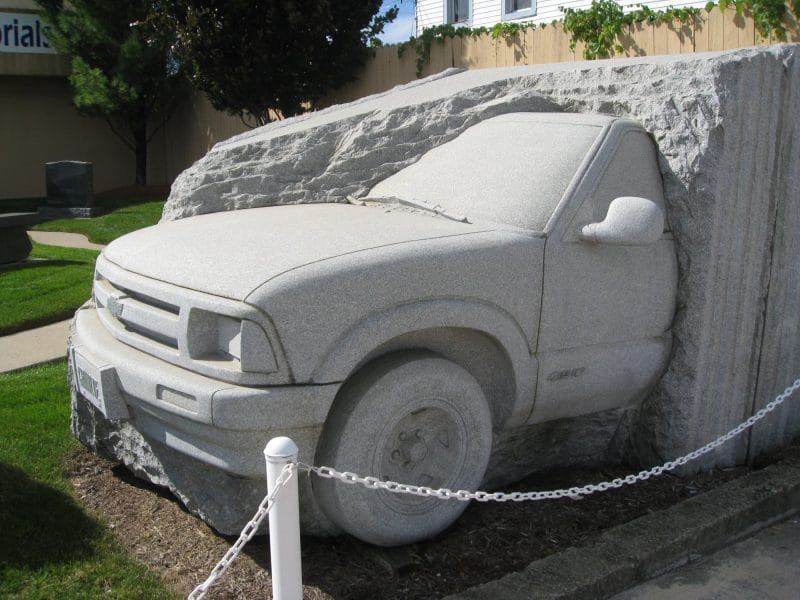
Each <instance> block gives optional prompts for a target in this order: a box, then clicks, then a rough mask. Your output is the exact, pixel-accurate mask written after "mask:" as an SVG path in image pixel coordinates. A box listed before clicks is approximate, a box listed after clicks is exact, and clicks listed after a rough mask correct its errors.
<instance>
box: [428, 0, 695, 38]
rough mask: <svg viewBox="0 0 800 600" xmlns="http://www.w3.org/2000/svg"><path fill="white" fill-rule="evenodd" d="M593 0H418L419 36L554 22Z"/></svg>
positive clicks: (625, 1) (627, 1) (661, 5)
mask: <svg viewBox="0 0 800 600" xmlns="http://www.w3.org/2000/svg"><path fill="white" fill-rule="evenodd" d="M617 2H619V4H621V5H622V6H631V7H635V6H636V5H638V4H646V5H648V6H649V7H650V8H652V9H653V10H663V9H666V8H668V7H670V6H672V7H674V8H680V7H684V6H694V7H697V8H702V7H704V6H705V5H706V0H700V1H698V0H694V1H692V0H652V1H648V0H617ZM591 4H592V2H591V0H417V2H416V7H415V8H416V35H420V34H421V33H422V30H423V29H426V28H428V27H434V26H436V25H444V24H446V23H449V24H452V25H463V26H465V27H491V26H493V25H495V24H496V23H501V22H503V21H520V22H523V21H529V22H532V23H550V22H551V21H553V20H556V19H561V18H562V17H563V13H562V12H561V10H559V7H561V6H563V7H565V8H567V7H568V8H589V6H591Z"/></svg>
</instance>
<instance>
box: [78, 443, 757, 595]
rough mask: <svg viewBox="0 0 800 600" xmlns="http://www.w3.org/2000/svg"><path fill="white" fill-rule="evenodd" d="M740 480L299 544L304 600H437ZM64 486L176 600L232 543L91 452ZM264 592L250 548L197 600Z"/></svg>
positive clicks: (699, 481)
mask: <svg viewBox="0 0 800 600" xmlns="http://www.w3.org/2000/svg"><path fill="white" fill-rule="evenodd" d="M748 471H749V469H748V468H746V467H737V468H733V469H726V470H722V471H713V472H710V473H704V474H700V475H696V476H693V477H691V478H679V477H676V476H674V475H670V474H665V475H662V476H661V477H657V478H653V479H650V480H648V481H646V482H643V483H639V484H636V485H632V486H625V487H623V488H621V489H617V490H611V491H608V492H605V493H598V494H594V495H592V496H589V497H585V498H583V499H581V500H570V499H561V500H551V501H545V502H524V503H512V502H507V503H503V504H498V503H485V504H484V503H476V502H473V503H472V504H471V505H470V506H469V507H468V508H467V510H466V512H465V513H464V515H463V516H462V517H461V518H460V519H459V520H458V521H457V522H456V524H455V525H454V526H452V527H451V528H450V529H448V530H447V531H445V532H444V533H443V534H441V535H440V536H438V537H437V538H436V539H434V540H431V541H427V542H423V543H418V544H413V545H410V546H407V547H403V548H399V549H392V550H386V549H377V548H374V547H371V546H369V545H367V544H363V543H361V542H359V541H358V540H355V539H353V538H350V537H347V536H342V537H339V538H312V537H304V538H303V540H302V553H303V583H304V586H305V587H304V597H305V598H307V599H318V598H335V599H337V600H343V599H355V598H364V599H366V598H370V599H373V598H404V599H405V598H436V597H441V596H445V595H447V594H451V593H455V592H458V591H461V590H464V589H466V588H469V587H471V586H474V585H477V584H480V583H484V582H487V581H491V580H493V579H497V578H499V577H501V576H503V575H505V574H507V573H511V572H513V571H517V570H520V569H522V568H524V567H525V566H526V565H528V563H530V562H532V561H534V560H536V559H539V558H542V557H544V556H547V555H549V554H552V553H555V552H559V551H561V550H565V549H566V548H569V547H571V546H582V545H587V544H591V543H592V541H593V540H595V539H596V538H597V536H598V535H599V534H600V533H602V531H603V530H605V529H608V528H611V527H615V526H617V525H620V524H622V523H625V522H627V521H630V520H632V519H635V518H637V517H639V516H642V515H644V514H647V513H649V512H653V511H658V510H662V509H664V508H667V507H669V506H671V505H673V504H675V503H676V502H679V501H681V500H683V499H685V498H689V497H691V496H694V495H696V494H700V493H703V492H705V491H708V490H710V489H713V488H714V487H716V486H718V485H720V484H723V483H725V482H727V481H730V480H731V479H734V478H736V477H739V476H741V475H743V474H745V473H747V472H748ZM628 472H629V470H627V469H625V468H623V467H609V468H606V469H603V470H597V471H590V470H584V469H572V470H563V471H553V472H549V473H546V474H544V475H536V476H532V477H529V478H527V479H525V480H524V481H521V482H519V483H518V484H516V485H514V486H510V487H509V488H507V489H506V490H504V491H530V490H545V489H556V488H565V487H572V486H576V485H577V486H580V485H584V484H586V483H589V482H599V481H604V480H608V479H613V478H615V477H620V476H624V475H626V474H627V473H628ZM70 476H71V479H72V481H73V483H74V485H75V489H76V490H77V493H78V496H79V497H80V498H81V500H82V501H83V503H84V504H85V505H86V506H87V507H88V508H89V509H91V510H92V511H94V512H95V513H96V514H98V515H99V516H100V517H101V518H102V519H103V520H104V521H105V522H106V523H107V524H108V526H109V527H110V528H112V529H113V530H114V531H115V532H116V535H117V537H118V539H119V541H120V543H121V544H122V545H123V546H125V547H127V548H128V549H129V550H130V552H131V553H132V554H133V555H134V556H136V557H137V558H138V559H139V560H141V561H142V562H143V563H145V564H146V565H148V566H149V567H150V568H151V569H152V570H154V571H155V572H157V573H158V574H159V575H160V576H161V577H162V579H163V580H164V581H165V582H166V584H167V585H168V586H170V587H171V588H173V589H174V590H175V591H176V592H178V593H180V594H182V595H184V596H185V595H187V594H188V593H189V592H190V591H191V590H192V589H193V588H194V587H195V586H196V585H197V584H199V583H201V582H202V581H204V580H205V578H206V577H207V576H208V574H209V573H210V571H211V569H212V568H213V567H214V565H215V564H216V563H217V561H218V560H219V559H220V558H222V556H223V555H224V553H225V552H226V551H227V550H228V548H229V547H230V545H231V544H232V543H233V542H234V541H235V538H231V537H224V536H220V535H218V534H216V533H214V531H213V530H211V529H210V528H209V527H208V526H207V525H206V524H205V523H203V522H202V521H201V520H200V519H198V518H196V517H194V516H192V515H191V514H189V513H187V512H186V511H185V510H184V509H183V508H182V506H181V504H180V503H179V502H178V501H177V500H175V499H174V498H173V497H172V496H171V495H170V494H169V493H168V492H165V491H164V490H163V489H161V488H157V487H155V486H152V485H150V484H148V483H145V482H143V481H140V480H138V479H136V478H135V477H133V476H132V475H131V474H130V473H129V472H128V471H127V470H126V469H125V468H124V467H122V466H119V465H114V464H113V463H110V462H108V461H106V460H104V459H101V458H99V457H97V456H95V455H94V454H92V453H91V452H89V451H88V450H83V451H81V452H80V453H79V454H78V455H77V456H76V457H75V459H74V461H73V462H72V464H71V465H70ZM270 586H271V581H270V575H269V548H268V544H267V540H266V539H265V538H255V539H254V540H252V541H251V542H250V543H249V544H248V545H247V546H246V548H245V551H244V552H243V553H242V555H240V557H239V558H238V559H237V560H236V562H235V563H234V564H233V566H232V567H231V569H230V570H229V571H228V573H226V574H225V575H224V576H223V578H222V579H221V580H220V581H219V582H218V583H217V584H216V585H215V586H214V587H213V588H212V590H211V591H210V592H209V594H208V595H207V596H206V597H207V598H264V597H271V594H270Z"/></svg>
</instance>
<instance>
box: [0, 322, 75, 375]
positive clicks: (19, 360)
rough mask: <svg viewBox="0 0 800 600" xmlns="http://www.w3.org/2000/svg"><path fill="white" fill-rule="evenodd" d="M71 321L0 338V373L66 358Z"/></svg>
mask: <svg viewBox="0 0 800 600" xmlns="http://www.w3.org/2000/svg"><path fill="white" fill-rule="evenodd" d="M70 321H71V319H68V320H66V321H61V322H60V323H53V324H52V325H45V326H44V327H38V328H36V329H29V330H28V331H21V332H19V333H14V334H11V335H4V336H2V337H0V373H5V372H6V371H14V370H16V369H22V368H24V367H29V366H31V365H36V364H39V363H43V362H48V361H51V360H55V359H57V358H61V357H62V356H66V355H67V336H68V335H69V324H70Z"/></svg>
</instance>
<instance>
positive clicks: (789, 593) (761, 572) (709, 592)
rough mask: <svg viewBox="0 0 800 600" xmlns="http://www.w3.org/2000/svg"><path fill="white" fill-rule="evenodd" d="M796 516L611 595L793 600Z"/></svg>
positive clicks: (798, 558)
mask: <svg viewBox="0 0 800 600" xmlns="http://www.w3.org/2000/svg"><path fill="white" fill-rule="evenodd" d="M798 586H800V517H794V518H792V519H789V520H787V521H783V522H782V523H778V524H776V525H773V526H771V527H768V528H767V529H764V530H762V531H761V532H759V533H758V534H756V535H754V536H753V537H751V538H749V539H746V540H744V541H742V542H739V543H738V544H734V545H732V546H729V547H727V548H724V549H722V550H720V551H719V552H717V553H715V554H712V555H711V556H710V557H708V558H706V559H704V560H702V561H699V562H696V563H691V564H688V565H685V566H683V567H681V568H679V569H676V570H675V571H672V572H671V573H667V574H666V575H662V576H661V577H658V578H656V579H653V580H652V581H649V582H647V583H644V584H642V585H638V586H636V587H634V588H632V589H630V590H628V591H627V592H623V593H621V594H618V595H616V596H613V598H612V600H673V599H674V598H681V600H765V599H771V600H794V599H795V598H800V590H798Z"/></svg>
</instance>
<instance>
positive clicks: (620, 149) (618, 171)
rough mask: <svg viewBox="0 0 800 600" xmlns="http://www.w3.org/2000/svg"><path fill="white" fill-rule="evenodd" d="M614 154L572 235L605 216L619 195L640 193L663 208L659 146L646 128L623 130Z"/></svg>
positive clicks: (576, 222) (581, 212)
mask: <svg viewBox="0 0 800 600" xmlns="http://www.w3.org/2000/svg"><path fill="white" fill-rule="evenodd" d="M613 152H614V155H613V157H612V158H611V160H610V161H609V163H608V164H607V165H606V167H605V170H604V171H603V173H602V175H600V177H599V179H598V182H597V184H596V185H595V186H594V188H593V189H592V190H591V191H590V192H589V194H588V197H587V198H586V200H585V201H584V202H583V205H582V206H581V208H580V209H579V210H578V212H577V214H576V215H575V217H574V218H573V219H572V222H571V223H572V224H571V225H570V227H569V229H570V233H568V234H567V236H568V237H569V238H571V237H572V235H574V234H575V232H576V231H580V228H581V227H583V226H584V225H587V224H588V223H597V222H600V221H602V220H603V219H605V218H606V214H607V213H608V205H609V204H611V201H612V200H613V199H614V198H619V197H620V196H639V197H641V198H647V199H648V200H652V201H653V202H655V203H656V204H657V205H658V206H660V207H661V209H662V210H663V209H664V189H663V186H662V183H661V172H660V171H659V170H658V158H657V155H656V147H655V144H654V143H653V141H652V140H651V139H650V136H648V135H647V134H646V133H645V132H644V131H636V130H633V131H628V132H626V133H625V134H623V136H622V138H621V139H620V141H619V143H618V144H617V146H616V148H615V149H614V150H613Z"/></svg>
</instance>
